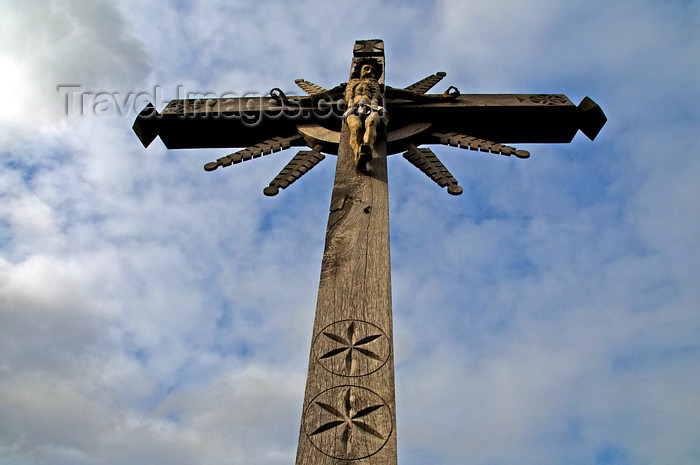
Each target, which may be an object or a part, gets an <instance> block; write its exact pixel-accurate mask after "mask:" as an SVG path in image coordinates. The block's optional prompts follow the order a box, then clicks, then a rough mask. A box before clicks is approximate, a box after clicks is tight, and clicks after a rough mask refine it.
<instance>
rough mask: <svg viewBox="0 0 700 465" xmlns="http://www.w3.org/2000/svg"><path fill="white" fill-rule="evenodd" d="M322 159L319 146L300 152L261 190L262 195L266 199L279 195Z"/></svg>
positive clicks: (323, 156) (322, 155)
mask: <svg viewBox="0 0 700 465" xmlns="http://www.w3.org/2000/svg"><path fill="white" fill-rule="evenodd" d="M324 158H326V156H325V155H324V154H322V153H321V145H316V146H315V147H314V148H313V149H312V150H300V151H299V153H297V154H296V155H294V158H292V159H291V160H289V163H287V165H286V166H285V167H284V168H282V171H280V173H279V174H278V175H277V176H275V179H273V180H272V181H271V182H270V185H269V186H267V187H266V188H265V189H263V194H265V195H267V196H268V197H272V196H274V195H277V194H279V192H280V189H286V188H287V187H289V186H290V185H291V184H292V183H294V181H296V180H297V179H299V178H300V177H302V176H303V175H305V174H306V173H308V172H309V171H311V168H313V167H314V166H316V165H318V164H319V163H320V162H321V160H323V159H324Z"/></svg>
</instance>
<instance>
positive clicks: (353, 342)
mask: <svg viewBox="0 0 700 465" xmlns="http://www.w3.org/2000/svg"><path fill="white" fill-rule="evenodd" d="M323 335H324V336H325V337H327V338H328V339H331V340H333V341H335V342H337V343H338V344H340V345H341V347H338V348H335V349H333V350H329V351H328V352H326V353H324V354H323V355H321V356H320V358H321V359H326V358H332V357H336V356H338V355H340V354H343V353H345V370H346V372H347V373H352V367H353V363H354V361H355V358H354V357H356V355H355V354H356V353H359V354H362V355H364V356H366V357H369V358H371V359H374V360H377V361H379V362H381V361H383V359H382V357H381V356H379V354H377V353H376V352H373V351H372V350H370V349H368V348H367V347H362V346H366V345H368V344H369V343H371V342H372V341H375V340H377V339H379V338H380V337H382V334H381V333H379V334H370V335H369V336H366V337H363V338H360V339H356V337H355V322H354V321H350V322H349V324H348V327H347V329H346V330H345V337H343V336H340V335H338V334H334V333H332V332H330V331H324V332H323Z"/></svg>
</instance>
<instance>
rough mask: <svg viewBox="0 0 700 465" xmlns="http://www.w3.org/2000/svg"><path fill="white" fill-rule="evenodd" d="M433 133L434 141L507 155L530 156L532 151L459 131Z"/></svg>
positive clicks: (466, 148)
mask: <svg viewBox="0 0 700 465" xmlns="http://www.w3.org/2000/svg"><path fill="white" fill-rule="evenodd" d="M432 135H433V137H434V138H435V141H434V143H437V144H443V145H449V146H451V147H459V148H461V149H465V150H477V151H481V152H490V153H496V154H501V155H507V156H510V155H515V156H516V157H518V158H528V157H529V156H530V152H528V151H527V150H517V149H516V148H515V147H511V146H509V145H503V144H499V143H498V142H491V141H488V140H484V139H479V138H477V137H472V136H467V135H464V134H459V133H457V132H448V133H447V134H442V133H439V132H434V133H433V134H432Z"/></svg>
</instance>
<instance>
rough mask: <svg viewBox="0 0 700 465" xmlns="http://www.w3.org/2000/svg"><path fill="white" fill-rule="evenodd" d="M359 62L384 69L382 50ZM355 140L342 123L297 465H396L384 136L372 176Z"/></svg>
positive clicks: (363, 48)
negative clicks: (357, 155)
mask: <svg viewBox="0 0 700 465" xmlns="http://www.w3.org/2000/svg"><path fill="white" fill-rule="evenodd" d="M353 55H354V56H353V66H352V67H351V73H352V69H354V67H355V65H356V63H357V61H358V60H360V59H362V58H363V57H368V56H371V57H373V58H375V59H377V60H378V61H379V62H380V63H382V64H383V62H384V43H383V42H382V41H358V42H357V43H356V44H355V50H354V53H353ZM381 74H382V76H380V77H379V78H378V81H379V83H380V84H381V85H383V84H384V76H383V74H384V73H383V70H382V73H381ZM349 137H350V130H349V128H348V126H347V125H346V124H345V123H343V126H342V130H341V139H340V147H339V151H338V161H337V166H336V172H335V183H334V187H333V195H332V198H331V206H330V214H329V217H328V228H327V231H326V245H325V250H324V255H323V263H322V266H321V280H320V284H319V291H318V302H317V304H316V317H315V321H314V329H313V337H312V342H311V355H310V358H309V371H308V378H307V381H306V394H305V396H304V409H303V413H302V420H301V431H300V434H299V446H298V449H297V459H296V464H297V465H326V464H327V465H331V464H333V465H336V464H338V463H360V464H372V465H380V464H381V465H396V463H397V458H396V413H395V412H396V408H395V396H394V357H393V335H392V314H391V271H390V256H389V194H388V188H387V167H386V135H385V132H384V131H383V130H382V129H381V128H380V130H379V131H378V134H377V142H376V153H375V155H374V159H373V160H372V162H371V164H372V173H371V174H363V173H361V172H359V171H358V169H357V168H356V165H355V163H354V161H353V153H352V151H351V149H350V145H349Z"/></svg>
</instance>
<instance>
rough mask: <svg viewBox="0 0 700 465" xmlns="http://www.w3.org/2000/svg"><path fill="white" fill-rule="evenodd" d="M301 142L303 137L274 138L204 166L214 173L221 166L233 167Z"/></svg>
mask: <svg viewBox="0 0 700 465" xmlns="http://www.w3.org/2000/svg"><path fill="white" fill-rule="evenodd" d="M300 140H301V136H299V135H295V136H292V137H273V138H272V139H267V140H264V141H262V142H258V143H257V144H255V145H253V146H252V147H248V148H245V149H243V150H239V151H238V152H235V153H232V154H230V155H226V156H225V157H221V158H219V159H218V160H216V161H212V162H209V163H207V164H206V165H204V169H205V170H206V171H214V170H215V169H217V168H218V167H219V166H231V165H235V164H236V163H241V162H243V161H248V160H252V159H253V158H258V157H261V156H263V155H269V154H271V153H272V152H279V151H281V150H285V149H288V148H289V147H291V146H292V144H294V143H295V142H298V141H300Z"/></svg>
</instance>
